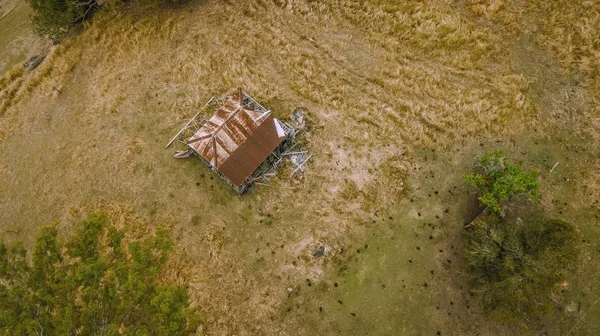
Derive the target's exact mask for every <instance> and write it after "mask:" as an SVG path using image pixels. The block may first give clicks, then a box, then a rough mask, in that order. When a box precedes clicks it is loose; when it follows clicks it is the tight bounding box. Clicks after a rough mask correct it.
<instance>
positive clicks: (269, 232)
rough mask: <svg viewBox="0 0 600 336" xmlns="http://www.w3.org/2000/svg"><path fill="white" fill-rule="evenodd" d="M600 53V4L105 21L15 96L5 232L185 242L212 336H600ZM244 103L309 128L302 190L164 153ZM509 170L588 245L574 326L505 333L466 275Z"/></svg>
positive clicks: (271, 10)
mask: <svg viewBox="0 0 600 336" xmlns="http://www.w3.org/2000/svg"><path fill="white" fill-rule="evenodd" d="M0 13H1V12H0ZM0 24H1V21H0ZM599 34H600V5H599V4H597V3H596V2H593V1H568V0H558V1H551V2H545V1H541V0H529V1H508V0H490V1H486V0H466V1H464V0H463V1H449V0H430V1H425V2H423V1H401V2H400V1H392V0H387V1H386V0H370V1H335V0H322V1H309V0H246V1H242V2H234V1H217V0H214V1H192V2H190V3H187V4H184V5H180V6H177V7H172V8H162V9H145V10H143V9H137V8H133V7H124V6H122V5H118V4H115V3H108V4H107V5H106V6H105V7H104V8H103V9H102V10H101V11H100V12H99V13H98V14H97V15H96V16H95V17H94V19H93V20H92V21H91V22H89V23H87V24H86V26H85V28H84V29H83V31H82V32H81V33H80V34H79V35H78V36H76V37H74V38H72V39H70V40H67V41H65V42H63V43H62V44H60V45H58V46H56V47H53V49H52V50H51V51H50V53H49V55H48V57H47V58H46V60H45V61H44V62H43V63H42V64H41V65H40V66H39V67H38V68H37V69H35V70H34V71H31V72H28V71H23V70H22V67H21V66H20V65H18V66H15V67H13V68H12V69H11V70H10V71H8V72H6V75H5V76H4V77H3V78H2V79H0V158H1V159H0V225H1V228H2V232H3V233H4V237H5V238H6V239H9V240H23V241H25V242H26V243H31V242H32V240H33V237H34V235H35V233H36V232H37V230H38V228H39V227H40V226H42V225H46V224H50V223H52V222H57V221H58V222H60V228H61V230H62V231H63V233H64V234H68V233H69V229H70V226H71V224H72V223H74V222H75V221H77V220H78V219H81V218H82V217H84V216H85V215H86V214H87V213H89V212H90V211H94V210H104V211H108V212H109V213H110V214H111V216H112V218H113V219H114V220H115V221H117V222H118V223H120V224H119V225H124V226H127V227H130V231H131V232H132V234H133V235H134V236H135V235H136V234H138V235H143V234H145V233H146V232H149V231H151V230H149V228H151V227H152V226H154V225H158V224H165V225H168V226H170V227H172V230H173V237H174V239H175V241H176V245H177V248H176V250H175V252H174V254H173V256H172V258H171V260H170V262H169V270H168V272H166V274H165V278H168V279H172V280H174V281H176V282H177V283H180V284H184V285H185V286H186V287H187V288H188V290H189V293H190V296H191V299H192V306H193V309H194V310H195V311H196V312H197V313H198V315H199V316H200V318H201V320H202V321H203V323H202V327H201V328H200V329H199V330H198V334H200V335H202V334H207V335H436V334H437V335H440V334H441V335H507V334H514V335H518V334H534V335H597V334H598V332H599V331H600V304H596V303H597V302H598V299H599V298H600V287H599V285H598V284H600V263H599V262H598V258H599V257H600V242H599V239H600V219H599V218H600V136H599V134H600V133H599V132H600V107H599V106H600V105H599V103H600V35H599ZM2 57H4V56H2ZM0 61H1V60H0ZM0 68H1V67H0ZM236 87H242V88H244V90H245V91H246V92H248V93H249V94H251V95H252V96H254V97H255V98H256V99H257V100H258V101H259V102H261V104H262V105H264V106H266V107H267V108H269V109H271V110H272V111H273V113H274V114H275V115H277V116H278V117H280V118H281V119H284V120H287V118H288V116H289V114H290V113H291V112H292V111H293V110H294V109H295V108H298V107H301V108H303V109H304V110H305V111H306V113H307V118H308V119H309V121H310V124H311V129H310V134H307V133H305V136H303V137H302V141H303V144H304V146H305V147H307V148H308V149H309V150H310V151H311V152H312V153H313V158H312V159H311V161H310V163H309V170H308V171H307V173H306V175H305V177H304V178H303V179H302V180H298V179H290V178H289V175H290V172H291V167H290V166H286V167H284V168H283V169H282V170H281V171H280V172H279V173H278V174H277V176H276V177H275V178H272V179H271V180H270V181H269V184H270V187H267V186H256V187H255V188H254V189H253V190H252V191H251V192H250V193H249V194H246V195H244V196H241V197H240V196H238V195H236V194H235V193H234V192H233V191H232V190H231V189H230V188H229V187H228V186H227V185H226V184H225V183H224V182H223V181H221V180H220V179H219V178H218V177H216V176H215V175H214V174H212V173H210V171H209V170H208V169H207V168H205V167H204V166H203V165H202V164H201V163H200V162H199V161H197V160H193V159H189V160H174V159H173V158H172V155H173V148H170V149H165V148H164V145H165V144H166V142H167V141H168V140H169V138H170V137H171V136H172V135H173V134H174V133H175V132H176V131H177V129H178V128H179V127H181V126H182V125H183V124H184V123H185V121H186V119H187V118H189V117H191V116H192V115H194V114H195V113H196V111H197V110H198V109H199V108H200V107H202V105H204V103H205V102H206V101H207V100H208V99H209V98H210V97H211V96H213V95H222V94H225V93H226V92H228V91H230V90H231V89H232V88H236ZM492 149H502V150H504V151H505V152H506V153H507V154H508V156H509V157H510V158H512V159H513V160H514V161H515V162H517V163H519V164H521V165H522V166H523V167H525V168H527V169H532V170H538V171H539V172H540V175H539V179H540V181H541V184H542V195H543V197H542V200H541V201H540V202H541V205H542V207H543V209H544V210H545V211H546V212H547V213H548V214H549V215H551V216H553V217H557V218H561V219H564V220H567V221H569V222H571V223H573V224H574V225H575V226H576V227H577V229H578V230H579V231H580V232H581V233H582V236H583V237H584V239H583V241H582V243H581V246H582V247H581V248H582V257H581V259H580V261H581V262H580V265H579V267H578V270H577V272H576V273H574V274H573V275H572V277H571V278H570V279H567V281H566V282H565V283H564V284H563V286H562V287H561V288H562V291H564V293H563V294H562V295H561V301H560V306H561V310H560V311H558V312H556V314H555V315H554V316H553V317H550V318H547V319H541V320H535V321H527V323H524V324H523V325H517V324H506V323H501V322H498V321H494V320H491V319H490V318H489V317H486V316H485V315H484V314H483V310H482V307H481V306H480V305H479V302H478V300H477V297H476V296H472V295H470V294H469V292H468V288H467V284H466V283H465V281H464V276H463V274H462V273H461V262H462V257H461V255H462V246H461V243H460V239H459V238H460V235H461V233H462V230H463V228H462V225H463V221H464V220H465V219H466V218H468V217H469V216H470V215H471V214H472V211H473V207H474V206H476V204H474V202H475V195H474V194H473V191H472V190H471V189H470V188H468V186H467V185H466V183H464V182H463V181H462V179H461V176H462V174H463V173H465V172H468V171H469V170H470V169H471V165H472V162H473V158H474V157H475V155H477V154H478V153H481V152H484V151H486V150H492ZM555 162H560V164H559V166H558V167H557V168H556V170H555V171H553V172H550V169H551V168H552V166H553V165H554V163H555ZM319 246H325V247H326V251H327V252H328V253H327V254H326V255H325V256H323V257H314V256H313V252H314V251H315V250H316V249H317V248H318V247H319Z"/></svg>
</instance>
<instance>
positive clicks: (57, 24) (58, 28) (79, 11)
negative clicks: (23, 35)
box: [27, 0, 98, 39]
mask: <svg viewBox="0 0 600 336" xmlns="http://www.w3.org/2000/svg"><path fill="white" fill-rule="evenodd" d="M27 2H28V3H29V5H30V6H31V8H33V11H34V14H33V18H32V19H33V24H34V27H35V28H36V30H37V32H38V33H39V34H41V35H47V36H49V37H50V38H53V39H59V38H60V37H62V36H63V35H64V34H65V33H66V32H67V30H68V28H69V27H71V26H72V25H74V24H76V23H79V22H82V21H83V20H85V19H87V18H88V17H90V16H91V15H92V14H93V12H94V10H96V9H97V8H98V3H97V2H96V0H27Z"/></svg>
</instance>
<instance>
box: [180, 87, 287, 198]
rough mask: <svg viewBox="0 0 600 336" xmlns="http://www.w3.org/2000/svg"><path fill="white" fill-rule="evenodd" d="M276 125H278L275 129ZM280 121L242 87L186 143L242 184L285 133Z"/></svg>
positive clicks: (284, 136)
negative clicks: (282, 132) (243, 90)
mask: <svg viewBox="0 0 600 336" xmlns="http://www.w3.org/2000/svg"><path fill="white" fill-rule="evenodd" d="M278 128H279V129H278ZM281 129H285V128H284V127H282V126H281V124H280V121H279V120H277V119H275V118H273V117H272V116H271V113H270V112H269V111H267V110H265V109H264V108H263V107H262V106H260V105H259V104H257V103H256V102H255V101H254V100H253V99H252V98H250V97H249V96H247V95H246V94H245V93H244V92H242V91H241V90H240V91H239V92H238V93H237V94H236V95H235V96H233V97H231V98H230V99H229V100H227V102H226V103H225V104H224V105H223V106H222V107H221V108H219V109H218V110H217V112H216V113H215V114H214V115H213V116H212V118H210V119H209V120H208V121H207V122H206V123H205V124H204V125H202V127H201V128H200V129H199V130H198V131H197V132H196V133H194V135H193V136H192V137H191V138H190V139H189V140H188V145H189V146H190V147H191V148H192V149H193V150H194V151H196V152H197V153H198V154H199V155H200V156H202V158H204V159H205V160H206V161H208V162H210V164H212V165H213V167H214V168H215V169H216V170H217V171H219V172H220V173H221V174H223V175H224V176H225V177H227V178H228V179H229V180H230V181H231V182H232V183H233V184H234V185H235V186H237V187H239V186H240V185H242V184H243V183H244V182H245V181H246V180H247V179H248V177H250V175H251V174H252V173H253V172H254V171H255V170H256V168H258V166H259V165H260V164H261V163H262V162H263V161H264V160H265V159H266V158H267V157H268V156H269V154H271V152H272V151H273V150H274V149H275V148H277V146H279V144H280V143H281V142H282V141H283V140H284V139H285V138H286V137H287V135H288V134H287V132H285V131H284V133H285V134H284V135H283V136H280V135H281Z"/></svg>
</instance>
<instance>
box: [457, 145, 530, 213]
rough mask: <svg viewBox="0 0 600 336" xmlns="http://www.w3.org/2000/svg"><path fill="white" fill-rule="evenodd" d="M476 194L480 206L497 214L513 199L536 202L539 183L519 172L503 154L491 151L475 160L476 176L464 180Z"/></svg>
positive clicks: (467, 176)
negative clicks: (477, 194) (523, 197)
mask: <svg viewBox="0 0 600 336" xmlns="http://www.w3.org/2000/svg"><path fill="white" fill-rule="evenodd" d="M464 178H465V180H467V181H468V182H470V183H471V184H472V185H473V186H474V187H476V188H477V189H478V190H479V202H480V203H481V205H482V206H484V207H486V208H487V209H489V210H490V211H491V212H493V213H496V214H502V213H503V207H504V206H505V205H506V203H507V202H508V201H509V200H510V199H511V198H513V197H515V196H519V195H522V196H525V197H527V198H529V199H533V200H535V199H537V198H538V197H539V195H538V189H539V187H540V184H539V182H538V181H537V180H536V178H535V174H534V173H528V172H524V171H522V170H521V168H520V167H519V166H517V165H512V164H510V162H509V161H508V159H506V158H505V156H504V153H503V152H502V151H492V152H488V153H486V154H484V155H483V156H481V157H479V158H478V159H477V165H476V168H475V172H474V173H472V174H468V175H465V176H464Z"/></svg>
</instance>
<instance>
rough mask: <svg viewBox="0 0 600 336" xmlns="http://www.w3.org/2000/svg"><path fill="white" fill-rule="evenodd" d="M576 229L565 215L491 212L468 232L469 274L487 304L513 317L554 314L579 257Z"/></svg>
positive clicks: (494, 310) (501, 314) (502, 314)
mask: <svg viewBox="0 0 600 336" xmlns="http://www.w3.org/2000/svg"><path fill="white" fill-rule="evenodd" d="M577 236H578V235H577V232H576V231H575V229H574V228H573V227H572V226H571V225H569V224H568V223H565V222H563V221H560V220H554V219H539V218H533V217H531V218H527V219H525V220H523V221H521V220H517V222H508V221H507V220H505V219H503V218H500V217H498V216H496V215H493V214H491V215H489V216H487V217H486V218H485V219H484V220H483V221H480V222H478V224H477V225H475V226H474V227H473V228H472V229H471V230H470V231H469V232H468V233H467V247H466V264H467V274H468V276H469V278H470V281H471V283H472V285H473V292H475V293H478V294H480V295H481V298H482V299H483V303H484V306H485V307H486V309H488V310H489V311H493V312H494V313H496V314H497V315H498V316H500V317H503V318H508V319H518V318H527V317H536V316H543V315H547V314H549V313H550V312H551V311H552V309H553V307H554V305H555V302H554V300H553V295H554V294H555V291H556V290H557V286H558V284H559V282H560V281H562V280H564V278H565V276H566V275H567V272H568V270H569V269H570V268H571V266H572V265H573V264H574V262H575V260H576V257H577V249H576V242H577Z"/></svg>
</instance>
